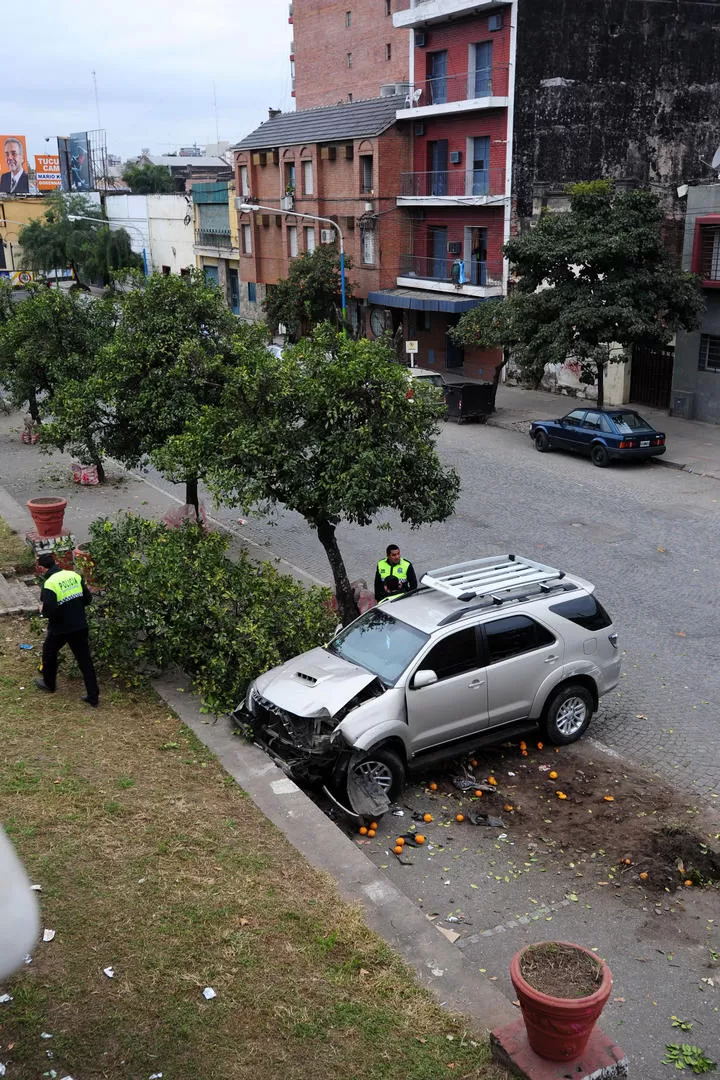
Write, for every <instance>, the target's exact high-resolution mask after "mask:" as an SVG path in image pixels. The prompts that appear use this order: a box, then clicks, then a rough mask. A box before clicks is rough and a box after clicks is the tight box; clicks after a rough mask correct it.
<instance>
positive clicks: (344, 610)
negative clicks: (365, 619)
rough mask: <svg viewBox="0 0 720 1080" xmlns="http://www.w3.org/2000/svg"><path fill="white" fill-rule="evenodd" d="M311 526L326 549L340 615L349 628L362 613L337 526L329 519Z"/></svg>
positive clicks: (323, 519) (344, 624)
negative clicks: (351, 581)
mask: <svg viewBox="0 0 720 1080" xmlns="http://www.w3.org/2000/svg"><path fill="white" fill-rule="evenodd" d="M311 524H312V525H313V526H314V528H315V530H316V531H317V534H318V539H319V540H320V543H321V544H322V546H323V547H324V548H325V554H326V555H327V557H328V562H329V563H330V569H331V570H332V574H333V580H334V582H335V596H336V597H337V607H338V615H339V616H340V620H341V622H342V624H343V626H347V625H348V623H351V622H352V621H353V619H357V617H358V615H359V614H360V611H359V609H358V606H357V604H356V602H355V597H354V596H353V592H352V589H351V588H350V582H349V580H348V576H347V570H346V569H345V563H344V562H343V557H342V555H341V554H340V548H339V547H338V543H337V540H336V538H335V526H334V525H331V524H330V522H329V521H328V520H327V518H322V519H321V520H320V521H317V522H311Z"/></svg>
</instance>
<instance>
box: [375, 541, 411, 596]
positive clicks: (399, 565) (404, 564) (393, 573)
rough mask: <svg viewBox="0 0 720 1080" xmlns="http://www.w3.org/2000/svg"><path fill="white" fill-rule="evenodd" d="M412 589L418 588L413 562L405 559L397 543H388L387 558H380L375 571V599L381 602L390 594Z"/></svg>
mask: <svg viewBox="0 0 720 1080" xmlns="http://www.w3.org/2000/svg"><path fill="white" fill-rule="evenodd" d="M411 589H417V577H416V576H415V571H414V570H413V565H412V563H411V562H408V561H407V559H403V557H402V556H401V554H400V548H399V547H398V546H397V544H388V546H387V549H386V551H385V558H384V559H381V560H380V562H379V563H378V564H377V570H376V571H375V599H376V600H377V602H378V604H379V603H380V601H381V600H384V599H385V598H386V597H388V596H392V595H394V594H395V593H397V592H410V590H411Z"/></svg>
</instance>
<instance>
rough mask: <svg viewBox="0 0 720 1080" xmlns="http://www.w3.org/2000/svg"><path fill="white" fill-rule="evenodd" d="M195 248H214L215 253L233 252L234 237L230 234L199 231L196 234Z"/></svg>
mask: <svg viewBox="0 0 720 1080" xmlns="http://www.w3.org/2000/svg"><path fill="white" fill-rule="evenodd" d="M195 247H199V248H200V247H201V248H212V249H213V250H214V251H232V249H233V244H232V237H231V235H230V232H229V231H228V232H210V231H209V230H208V229H198V231H197V232H196V233H195Z"/></svg>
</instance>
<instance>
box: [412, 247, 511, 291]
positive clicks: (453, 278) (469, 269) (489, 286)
mask: <svg viewBox="0 0 720 1080" xmlns="http://www.w3.org/2000/svg"><path fill="white" fill-rule="evenodd" d="M460 259H461V256H460V255H446V254H442V255H438V256H437V257H432V256H430V257H426V256H422V255H401V256H400V269H399V274H398V279H397V284H398V288H403V289H411V288H413V287H415V288H422V289H425V290H427V291H431V292H461V293H462V294H463V295H464V296H481V297H486V298H487V297H490V296H502V291H503V261H502V259H493V260H489V261H488V260H487V259H484V260H479V259H471V260H470V261H469V262H463V274H461V273H460V271H459V267H456V268H455V269H453V267H454V265H455V264H456V263H457V262H458V261H459V260H460ZM463 276H464V278H465V281H464V282H462V281H461V278H462V277H463Z"/></svg>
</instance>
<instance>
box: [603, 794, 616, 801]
mask: <svg viewBox="0 0 720 1080" xmlns="http://www.w3.org/2000/svg"><path fill="white" fill-rule="evenodd" d="M603 799H604V800H605V802H615V796H614V795H603Z"/></svg>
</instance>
